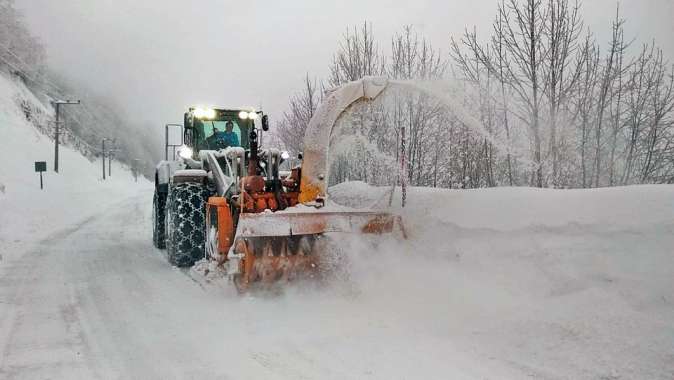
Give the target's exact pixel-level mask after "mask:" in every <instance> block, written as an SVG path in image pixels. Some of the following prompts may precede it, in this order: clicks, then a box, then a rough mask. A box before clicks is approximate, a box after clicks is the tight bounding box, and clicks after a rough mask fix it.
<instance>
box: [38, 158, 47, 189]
mask: <svg viewBox="0 0 674 380" xmlns="http://www.w3.org/2000/svg"><path fill="white" fill-rule="evenodd" d="M46 171H47V162H45V161H35V172H39V173H40V190H43V189H44V184H43V182H42V173H43V172H46Z"/></svg>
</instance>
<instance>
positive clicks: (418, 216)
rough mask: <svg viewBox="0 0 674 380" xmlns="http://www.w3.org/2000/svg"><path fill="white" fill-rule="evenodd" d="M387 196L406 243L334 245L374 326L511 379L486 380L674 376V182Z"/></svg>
mask: <svg viewBox="0 0 674 380" xmlns="http://www.w3.org/2000/svg"><path fill="white" fill-rule="evenodd" d="M389 191H390V188H388V189H386V188H375V187H370V186H368V185H367V184H364V183H362V182H358V183H345V184H340V185H338V186H335V187H333V188H331V189H330V200H332V201H335V202H341V203H342V204H345V205H348V206H351V207H370V206H371V205H373V204H375V205H376V204H379V205H381V204H386V203H387V202H382V200H385V201H387V200H388V192H389ZM394 200H395V202H397V204H398V206H397V207H394V209H395V210H396V211H397V212H399V213H400V214H402V215H403V219H404V222H405V223H406V225H407V229H408V232H409V233H410V235H411V238H410V240H409V241H406V242H399V241H391V240H386V239H385V240H384V241H383V242H379V244H378V246H377V248H376V249H373V248H372V246H371V245H368V244H367V243H365V242H363V241H362V240H360V239H353V238H339V239H340V243H341V244H342V245H343V246H344V248H343V251H344V252H346V253H347V254H348V256H349V257H350V261H351V262H352V263H353V265H352V266H351V268H350V269H349V276H350V278H351V279H352V284H353V286H354V287H355V288H356V289H357V291H358V303H359V305H364V304H366V305H367V308H368V310H369V312H370V313H371V314H369V317H370V318H371V320H374V321H378V322H373V323H374V324H377V323H381V324H382V325H385V326H387V328H388V329H390V330H392V331H400V330H401V329H404V330H406V331H409V333H410V334H411V335H415V336H416V337H415V338H409V341H410V342H415V343H411V344H413V345H415V346H416V344H417V343H416V342H419V341H421V342H422V344H423V343H428V342H433V341H434V342H443V341H444V343H439V344H440V345H442V346H443V347H444V350H458V351H459V352H461V353H464V354H465V353H469V355H470V356H471V357H473V358H474V359H475V365H476V366H480V365H481V364H480V363H483V362H488V363H491V364H492V365H495V366H496V368H498V365H499V364H503V365H505V367H507V368H510V369H515V370H516V371H517V372H518V373H517V374H516V375H514V376H513V375H512V374H506V372H500V371H501V370H502V368H501V369H498V370H495V371H490V370H486V373H487V375H485V376H486V377H487V378H529V377H531V378H550V379H597V378H616V379H617V378H648V379H670V378H672V375H674V345H672V342H674V297H672V289H674V233H673V232H674V216H673V215H674V186H667V185H659V186H633V187H623V188H611V189H596V190H571V191H565V190H540V189H528V188H499V189H484V190H441V189H428V188H411V189H410V190H409V193H408V207H406V208H405V209H401V208H400V207H399V203H400V189H397V193H396V196H395V197H394ZM450 342H451V343H450ZM384 346H386V344H384ZM439 368H441V367H436V369H439ZM434 374H435V375H436V376H437V374H438V372H434ZM431 377H433V376H431ZM436 378H437V377H436ZM475 378H479V376H477V375H476V376H475Z"/></svg>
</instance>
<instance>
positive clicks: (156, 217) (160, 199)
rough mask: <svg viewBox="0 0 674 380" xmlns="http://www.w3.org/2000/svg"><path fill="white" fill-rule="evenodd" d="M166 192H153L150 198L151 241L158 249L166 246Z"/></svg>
mask: <svg viewBox="0 0 674 380" xmlns="http://www.w3.org/2000/svg"><path fill="white" fill-rule="evenodd" d="M165 219H166V193H161V192H158V191H155V192H154V198H153V199H152V242H153V243H154V246H155V247H157V248H159V249H164V248H166V220H165Z"/></svg>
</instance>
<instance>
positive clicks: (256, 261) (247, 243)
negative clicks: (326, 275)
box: [234, 235, 322, 291]
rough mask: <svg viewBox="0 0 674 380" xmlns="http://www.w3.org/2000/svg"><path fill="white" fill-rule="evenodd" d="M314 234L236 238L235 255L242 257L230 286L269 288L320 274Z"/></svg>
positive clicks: (242, 288) (240, 289) (241, 289)
mask: <svg viewBox="0 0 674 380" xmlns="http://www.w3.org/2000/svg"><path fill="white" fill-rule="evenodd" d="M317 239H320V237H318V236H315V235H305V236H283V237H260V238H247V239H237V242H236V247H235V249H234V250H235V252H236V253H237V254H239V255H241V256H242V259H241V261H239V273H240V274H239V275H238V276H236V277H234V283H235V284H236V286H237V288H238V289H239V291H246V290H248V288H249V287H250V286H251V285H253V284H255V285H256V287H260V286H261V287H262V288H264V287H269V286H272V285H273V284H275V283H277V282H292V281H293V280H297V279H300V278H312V277H318V276H319V275H320V271H321V267H322V265H321V264H320V261H319V260H320V255H319V254H317V252H315V251H316V250H318V249H317V247H316V245H317V244H318V241H317Z"/></svg>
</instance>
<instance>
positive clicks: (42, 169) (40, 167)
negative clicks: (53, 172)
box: [35, 161, 47, 172]
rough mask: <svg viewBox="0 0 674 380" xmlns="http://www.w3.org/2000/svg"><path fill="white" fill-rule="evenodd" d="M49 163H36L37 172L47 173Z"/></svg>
mask: <svg viewBox="0 0 674 380" xmlns="http://www.w3.org/2000/svg"><path fill="white" fill-rule="evenodd" d="M46 171H47V163H46V162H45V161H35V172H46Z"/></svg>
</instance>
